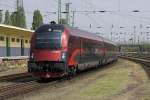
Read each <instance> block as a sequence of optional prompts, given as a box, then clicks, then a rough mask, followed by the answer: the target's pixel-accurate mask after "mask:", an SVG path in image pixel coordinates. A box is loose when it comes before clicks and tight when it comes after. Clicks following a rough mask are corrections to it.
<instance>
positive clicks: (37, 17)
mask: <svg viewBox="0 0 150 100" xmlns="http://www.w3.org/2000/svg"><path fill="white" fill-rule="evenodd" d="M42 24H43V17H42V14H41V13H40V11H39V10H35V11H34V15H33V22H32V29H33V30H35V29H36V28H37V27H39V26H40V25H42Z"/></svg>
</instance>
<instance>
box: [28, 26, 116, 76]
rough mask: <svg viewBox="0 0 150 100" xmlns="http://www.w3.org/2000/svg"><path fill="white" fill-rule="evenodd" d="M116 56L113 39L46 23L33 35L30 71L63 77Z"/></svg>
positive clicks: (113, 59) (104, 62)
mask: <svg viewBox="0 0 150 100" xmlns="http://www.w3.org/2000/svg"><path fill="white" fill-rule="evenodd" d="M115 60H117V46H116V45H115V44H114V43H113V42H111V41H109V40H106V39H104V38H102V37H100V36H97V35H95V34H93V33H90V32H87V31H83V30H80V29H75V28H69V27H66V26H64V25H59V24H45V25H42V26H41V27H39V28H38V29H37V30H36V31H35V33H34V34H33V36H32V39H31V49H30V60H29V62H28V71H29V72H31V73H33V75H35V76H37V77H40V78H52V77H61V76H64V75H74V74H75V73H76V71H78V70H84V69H87V68H90V67H93V66H100V65H104V64H108V63H110V62H113V61H115Z"/></svg>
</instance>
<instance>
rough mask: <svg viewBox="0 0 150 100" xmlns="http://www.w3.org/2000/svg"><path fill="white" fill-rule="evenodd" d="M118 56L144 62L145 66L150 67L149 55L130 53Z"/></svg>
mask: <svg viewBox="0 0 150 100" xmlns="http://www.w3.org/2000/svg"><path fill="white" fill-rule="evenodd" d="M120 58H124V59H129V60H132V61H135V62H138V63H141V64H144V65H145V66H148V67H150V56H146V55H138V54H134V55H131V54H130V55H121V56H120Z"/></svg>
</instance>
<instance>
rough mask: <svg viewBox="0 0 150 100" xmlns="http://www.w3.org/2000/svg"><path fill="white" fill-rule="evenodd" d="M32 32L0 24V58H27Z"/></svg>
mask: <svg viewBox="0 0 150 100" xmlns="http://www.w3.org/2000/svg"><path fill="white" fill-rule="evenodd" d="M33 32H34V31H32V30H28V29H24V28H19V27H14V26H9V25H3V24H0V57H8V56H28V55H29V48H30V39H31V36H32V34H33Z"/></svg>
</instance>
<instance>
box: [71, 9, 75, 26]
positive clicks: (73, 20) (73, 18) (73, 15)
mask: <svg viewBox="0 0 150 100" xmlns="http://www.w3.org/2000/svg"><path fill="white" fill-rule="evenodd" d="M74 22H75V11H72V27H74Z"/></svg>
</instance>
